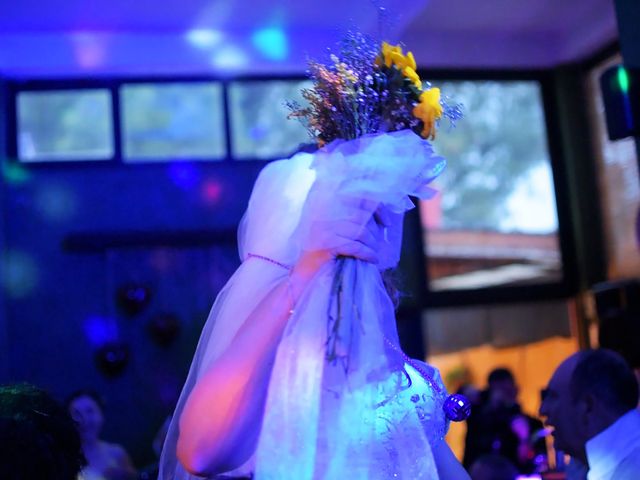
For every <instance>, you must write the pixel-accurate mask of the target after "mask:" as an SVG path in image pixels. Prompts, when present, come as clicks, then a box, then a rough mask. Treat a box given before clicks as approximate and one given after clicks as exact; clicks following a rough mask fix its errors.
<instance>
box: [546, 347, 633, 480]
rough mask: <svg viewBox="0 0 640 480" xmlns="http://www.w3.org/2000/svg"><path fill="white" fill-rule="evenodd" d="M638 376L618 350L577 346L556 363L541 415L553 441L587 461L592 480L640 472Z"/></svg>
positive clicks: (624, 478)
mask: <svg viewBox="0 0 640 480" xmlns="http://www.w3.org/2000/svg"><path fill="white" fill-rule="evenodd" d="M637 405H638V382H637V380H636V377H635V375H634V373H633V371H632V370H631V368H630V367H629V365H628V364H627V363H626V362H625V360H624V359H623V358H622V357H621V356H620V355H619V354H617V353H615V352H613V351H611V350H605V349H598V350H586V351H581V352H578V353H576V354H574V355H572V356H570V357H569V358H567V359H566V360H565V361H564V362H562V363H561V364H560V366H559V367H558V368H557V369H556V371H555V372H554V374H553V376H552V377H551V380H550V381H549V385H548V387H547V389H546V391H545V394H544V399H543V402H542V405H541V407H540V415H542V416H544V417H546V423H547V424H548V425H549V426H550V427H553V429H554V431H553V437H554V441H555V447H556V449H558V450H561V451H563V452H565V453H567V454H569V455H570V456H572V457H574V458H575V459H577V460H578V461H580V462H582V463H583V464H584V465H586V466H588V468H589V471H588V474H587V475H588V478H589V480H595V479H598V480H609V479H611V480H627V479H628V480H631V479H638V478H640V412H638V410H637Z"/></svg>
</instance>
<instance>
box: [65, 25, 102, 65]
mask: <svg viewBox="0 0 640 480" xmlns="http://www.w3.org/2000/svg"><path fill="white" fill-rule="evenodd" d="M105 38H106V37H105V36H102V37H97V36H96V35H93V34H91V33H76V34H74V35H72V36H71V42H72V45H73V51H74V56H75V59H76V62H77V63H78V65H79V66H80V67H82V68H85V69H87V70H90V69H93V68H96V67H99V66H101V65H103V64H104V63H105V58H106V51H107V45H106V40H105Z"/></svg>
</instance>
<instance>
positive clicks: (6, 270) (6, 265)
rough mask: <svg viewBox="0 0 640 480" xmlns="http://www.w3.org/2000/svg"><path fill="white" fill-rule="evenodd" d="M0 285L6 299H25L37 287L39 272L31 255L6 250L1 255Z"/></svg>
mask: <svg viewBox="0 0 640 480" xmlns="http://www.w3.org/2000/svg"><path fill="white" fill-rule="evenodd" d="M0 266H1V267H2V268H1V270H0V283H2V286H3V287H4V290H5V292H6V293H7V296H8V297H11V298H14V299H22V298H26V297H28V296H29V295H31V293H33V291H34V290H35V289H36V288H37V287H38V283H39V271H38V266H37V264H36V261H35V260H34V259H33V257H32V256H31V255H29V254H28V253H26V252H23V251H20V250H7V251H5V252H4V254H3V255H2V263H1V264H0Z"/></svg>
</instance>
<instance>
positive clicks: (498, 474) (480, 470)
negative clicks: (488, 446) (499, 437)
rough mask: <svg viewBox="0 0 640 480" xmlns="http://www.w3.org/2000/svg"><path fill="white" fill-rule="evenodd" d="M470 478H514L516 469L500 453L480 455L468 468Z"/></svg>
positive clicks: (495, 479)
mask: <svg viewBox="0 0 640 480" xmlns="http://www.w3.org/2000/svg"><path fill="white" fill-rule="evenodd" d="M469 475H471V480H515V479H516V477H517V476H518V469H517V468H516V467H515V465H514V464H513V463H511V462H510V461H509V460H508V459H506V458H504V457H503V456H501V455H495V454H492V453H490V454H488V455H482V456H480V457H479V458H478V459H477V460H476V461H475V462H473V465H471V468H470V470H469Z"/></svg>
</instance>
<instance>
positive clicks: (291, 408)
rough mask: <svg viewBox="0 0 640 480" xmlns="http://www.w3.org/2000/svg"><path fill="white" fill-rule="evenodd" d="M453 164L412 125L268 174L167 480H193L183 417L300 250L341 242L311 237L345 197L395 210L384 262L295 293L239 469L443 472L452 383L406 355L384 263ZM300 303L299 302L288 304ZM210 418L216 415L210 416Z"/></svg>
mask: <svg viewBox="0 0 640 480" xmlns="http://www.w3.org/2000/svg"><path fill="white" fill-rule="evenodd" d="M444 165H445V162H444V160H443V159H442V158H440V157H437V156H436V155H435V154H434V152H433V150H432V147H431V145H430V143H429V142H428V141H426V140H424V139H422V138H420V137H419V136H418V135H416V134H415V133H413V132H411V131H407V130H404V131H399V132H393V133H384V134H377V135H370V136H364V137H360V138H358V139H356V140H351V141H335V142H332V143H331V144H329V145H327V146H326V147H324V148H322V149H321V150H319V151H318V152H317V153H315V154H298V155H296V156H294V157H292V158H291V159H288V160H280V161H276V162H273V163H271V164H269V165H268V166H267V167H265V169H263V171H262V172H261V174H260V176H259V178H258V180H257V181H256V184H255V186H254V190H253V192H252V195H251V199H250V201H249V206H248V208H247V211H246V213H245V216H244V217H243V220H242V222H241V226H240V229H239V249H240V257H241V259H242V260H243V263H242V264H241V266H240V267H239V268H238V270H237V271H236V272H235V273H234V275H233V276H232V277H231V279H230V280H229V282H228V283H227V285H226V286H225V287H224V289H223V290H222V291H221V293H220V294H219V295H218V298H217V299H216V301H215V303H214V305H213V308H212V310H211V314H210V315H209V318H208V320H207V323H206V324H205V326H204V329H203V332H202V335H201V338H200V342H199V344H198V347H197V349H196V353H195V356H194V360H193V363H192V366H191V369H190V371H189V375H188V377H187V381H186V383H185V386H184V388H183V391H182V394H181V396H180V399H179V401H178V404H177V407H176V411H175V413H174V416H173V420H172V423H171V426H170V428H169V433H168V435H167V439H166V441H165V445H164V448H163V453H162V457H161V461H160V476H159V478H160V479H161V480H174V479H175V480H195V479H196V478H200V477H195V476H191V475H189V474H188V473H187V472H186V471H185V470H184V469H183V468H182V466H181V465H180V464H179V462H178V461H177V459H176V444H177V439H178V434H179V430H178V428H179V426H178V420H179V418H180V415H181V413H182V409H183V408H184V404H185V402H186V399H187V398H188V396H189V394H190V392H191V391H192V389H193V387H194V385H195V384H196V383H197V381H198V379H199V378H200V377H201V376H202V375H203V373H204V372H206V371H207V368H208V366H209V365H211V362H212V361H214V360H215V359H216V358H217V357H218V356H219V355H220V354H221V353H222V352H223V351H225V349H226V348H228V347H229V345H230V343H231V342H232V340H233V337H234V335H235V334H236V332H237V331H238V329H239V328H240V327H241V326H242V324H243V323H244V321H245V320H246V319H247V317H248V316H249V314H250V313H251V312H252V311H253V310H254V309H255V308H256V306H257V305H258V304H259V303H260V302H261V301H262V300H263V299H264V298H265V296H266V295H268V294H269V293H270V292H272V291H273V289H274V287H275V286H276V285H278V284H280V283H281V282H283V281H287V276H288V273H289V272H288V270H287V269H286V268H282V269H279V268H274V265H273V264H272V262H269V261H265V260H262V259H260V258H251V259H250V260H249V258H250V257H255V256H260V257H264V258H266V259H271V260H272V261H275V262H277V263H280V264H282V265H294V264H295V263H296V261H297V260H298V258H299V256H300V254H301V251H302V250H303V249H309V248H323V247H324V248H326V247H330V246H328V245H326V244H322V242H323V239H322V238H321V237H322V236H321V235H320V236H318V235H314V234H313V232H311V228H312V227H311V225H312V223H313V221H314V219H316V218H317V217H318V216H322V217H323V218H332V217H334V218H340V215H341V212H340V205H341V203H340V202H337V201H335V199H336V198H341V199H344V198H353V199H359V200H366V201H371V202H375V204H377V205H381V206H383V207H384V209H385V210H386V211H387V212H389V218H391V219H392V221H391V222H390V223H389V224H388V225H387V227H386V231H385V235H384V239H385V242H384V245H383V246H382V247H381V249H380V251H379V252H378V254H379V263H378V264H377V265H374V264H371V263H366V262H363V261H360V260H356V259H352V258H342V259H338V260H336V261H334V262H329V263H327V264H326V265H324V266H323V267H322V268H321V270H320V272H318V274H317V275H316V276H315V277H314V279H313V281H312V282H311V284H310V285H309V286H308V287H307V288H306V289H305V291H304V292H303V293H302V294H301V296H300V298H298V299H296V303H295V306H294V310H293V313H292V315H291V317H290V318H289V321H288V323H287V326H286V328H285V331H284V334H283V336H282V339H281V341H280V344H279V346H278V350H277V354H276V360H275V364H274V367H273V371H272V374H271V379H270V383H269V389H268V393H267V403H266V408H265V413H264V417H263V423H262V428H261V431H260V436H259V440H258V445H257V448H256V452H255V453H254V456H253V457H252V458H251V460H250V461H249V462H247V464H245V465H244V466H242V467H241V468H240V469H237V470H235V471H234V472H229V473H228V474H233V475H248V474H250V473H253V474H254V476H255V478H257V479H258V480H294V479H295V480H334V479H342V478H349V479H350V480H365V479H366V480H383V479H384V480H387V479H390V478H401V479H437V478H438V474H437V470H436V467H435V462H434V459H433V456H432V454H431V445H434V443H435V442H439V441H442V439H443V437H444V435H445V433H446V429H447V420H446V419H445V414H444V411H443V408H442V406H443V402H444V400H445V397H446V391H445V389H444V386H443V384H442V381H441V379H440V376H439V373H438V372H437V370H435V369H433V368H432V367H430V366H428V365H426V364H424V363H422V362H418V361H415V360H411V359H409V358H408V357H406V355H405V354H404V353H403V352H402V351H401V349H400V347H399V343H398V336H397V330H396V323H395V312H394V306H393V303H392V301H391V299H390V298H389V295H388V294H387V292H386V290H385V288H384V285H383V282H382V277H381V271H382V270H384V269H387V268H393V267H395V266H396V265H397V262H398V260H399V256H400V241H401V237H402V218H403V215H404V212H405V211H407V210H408V209H410V208H413V203H412V202H411V200H410V199H409V195H412V196H417V197H419V198H428V197H429V196H431V195H432V193H433V191H432V190H431V189H430V188H429V187H427V184H428V183H429V182H430V181H431V180H433V179H434V178H435V177H436V176H437V175H439V174H440V172H441V171H442V169H443V168H444ZM282 301H283V302H289V301H290V299H289V298H283V300H282ZM203 421H205V420H203Z"/></svg>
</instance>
